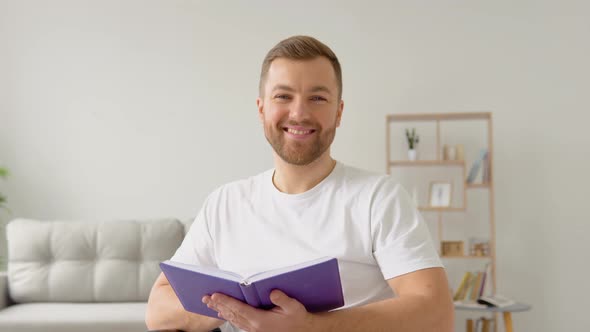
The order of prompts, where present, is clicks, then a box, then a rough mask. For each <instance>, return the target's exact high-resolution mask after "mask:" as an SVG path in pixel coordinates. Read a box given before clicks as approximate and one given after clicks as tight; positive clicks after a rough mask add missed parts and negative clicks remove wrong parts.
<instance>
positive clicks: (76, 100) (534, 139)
mask: <svg viewBox="0 0 590 332" xmlns="http://www.w3.org/2000/svg"><path fill="white" fill-rule="evenodd" d="M588 13H590V4H588V3H587V2H583V1H578V2H570V1H552V2H551V1H519V2H516V1H477V2H476V1H469V0H465V1H432V2H429V3H428V4H427V3H426V2H422V1H407V2H402V1H387V2H383V3H379V2H374V3H369V2H366V1H363V2H359V3H358V4H345V3H343V2H342V1H333V2H323V3H316V2H315V1H297V2H290V3H284V4H279V3H278V2H276V1H265V2H255V3H252V2H246V1H241V2H234V3H231V4H229V3H226V2H224V1H217V2H214V1H210V2H209V1H203V2H189V1H139V0H137V1H93V2H89V1H52V2H51V3H50V2H48V1H16V0H14V1H7V0H0V162H1V163H2V164H4V165H5V166H8V167H9V168H10V169H11V170H12V176H11V178H10V179H9V181H6V182H5V183H0V185H1V187H0V190H1V191H2V192H4V193H6V195H7V196H8V198H9V205H10V207H11V208H12V210H13V211H14V215H16V216H25V217H34V218H60V219H61V218H63V219H119V218H143V217H158V216H177V217H183V218H184V217H189V216H192V215H194V214H195V213H196V212H197V210H198V208H199V207H200V204H201V203H202V201H203V199H204V197H205V196H206V195H207V193H208V192H210V191H211V190H212V189H213V188H215V187H216V186H218V185H220V184H223V183H225V182H227V181H230V180H233V179H238V178H242V177H245V176H248V175H251V174H254V173H256V172H259V171H261V170H264V169H267V168H269V167H271V158H270V149H269V147H268V146H267V143H266V142H265V140H264V137H263V135H262V129H261V126H260V125H259V123H258V120H257V116H256V108H255V98H256V96H257V84H258V74H259V66H260V63H261V61H262V58H263V56H264V54H265V53H266V51H267V50H268V49H269V48H270V47H272V46H273V45H274V44H275V43H276V42H278V41H279V40H280V39H282V38H284V37H287V36H290V35H293V34H310V35H313V36H316V37H318V38H319V39H320V40H323V41H325V42H326V43H327V44H328V45H330V46H331V47H332V48H333V49H334V51H335V52H336V53H337V54H338V55H339V57H340V59H341V62H342V64H343V68H344V99H345V113H344V119H343V124H342V128H341V129H340V130H339V131H338V134H337V139H336V143H335V145H334V149H333V151H334V155H335V156H336V157H337V158H338V159H339V160H341V161H344V162H346V163H349V164H352V165H356V166H360V167H363V168H367V169H371V170H375V171H384V170H385V169H384V164H385V156H384V149H385V144H384V137H385V125H384V123H383V120H384V118H385V114H388V113H393V112H447V111H479V110H490V111H493V116H494V129H495V132H494V135H495V141H494V143H495V153H496V155H495V170H496V173H495V176H496V177H495V180H496V187H497V193H496V203H497V208H496V215H497V234H498V238H499V241H498V246H499V248H498V261H499V266H498V277H499V278H498V280H499V281H498V287H499V290H500V291H501V292H502V293H504V294H507V295H510V296H513V297H515V298H517V299H520V300H522V301H525V302H529V303H531V304H533V306H534V309H533V310H532V311H531V312H528V313H522V314H516V315H515V316H514V324H515V329H516V331H565V330H571V331H581V330H585V329H587V326H588V323H589V322H590V320H589V319H588V318H586V317H588V314H587V312H586V311H587V310H585V308H586V307H587V302H586V301H585V296H588V294H590V289H589V286H588V282H586V279H587V276H588V274H589V272H590V268H589V267H588V265H587V264H585V262H587V261H588V260H587V259H586V255H587V251H588V249H589V246H588V244H587V241H584V240H585V236H586V235H587V234H588V232H590V223H589V221H590V212H589V211H588V209H587V207H586V202H585V200H586V199H588V197H589V195H588V194H589V190H588V188H589V186H590V181H589V177H588V174H587V170H588V169H590V138H589V137H590V136H589V135H588V134H586V130H587V128H588V119H589V116H588V115H587V112H588V110H589V108H590V107H589V106H590V101H589V100H588V97H587V96H588V91H590V65H589V62H588V59H590V43H589V42H588V40H589V37H588V36H589V35H590V34H589V32H590V23H589V22H590V17H589V16H590V15H589V14H588ZM457 324H458V325H459V326H460V327H461V328H462V326H463V324H464V322H463V321H462V320H458V322H457Z"/></svg>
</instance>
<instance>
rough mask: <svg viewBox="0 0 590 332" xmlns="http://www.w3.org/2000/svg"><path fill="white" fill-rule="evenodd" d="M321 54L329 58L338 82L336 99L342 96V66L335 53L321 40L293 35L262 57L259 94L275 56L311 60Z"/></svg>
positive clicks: (261, 93)
mask: <svg viewBox="0 0 590 332" xmlns="http://www.w3.org/2000/svg"><path fill="white" fill-rule="evenodd" d="M320 56H323V57H325V58H327V59H328V60H330V63H331V64H332V68H334V73H335V74H336V83H337V84H338V99H340V98H342V68H341V67H340V62H339V61H338V58H337V57H336V54H334V52H332V50H331V49H330V48H329V47H328V46H326V45H325V44H324V43H322V42H321V41H319V40H317V39H315V38H313V37H309V36H293V37H289V38H287V39H285V40H282V41H280V42H279V43H278V44H276V45H275V46H274V47H273V48H272V49H271V50H270V51H268V53H267V54H266V57H264V61H263V62H262V71H261V72H260V85H259V87H258V88H259V89H260V95H261V96H262V95H263V94H264V93H263V92H264V83H265V82H266V75H267V74H268V69H269V68H270V65H271V63H272V62H273V61H274V60H275V59H277V58H287V59H292V60H312V59H315V58H317V57H320Z"/></svg>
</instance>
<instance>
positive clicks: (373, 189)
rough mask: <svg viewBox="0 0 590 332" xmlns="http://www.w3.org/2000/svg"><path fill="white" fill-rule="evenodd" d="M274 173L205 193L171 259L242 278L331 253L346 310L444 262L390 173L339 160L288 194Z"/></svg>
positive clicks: (388, 295) (378, 297) (380, 297)
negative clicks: (298, 190)
mask: <svg viewBox="0 0 590 332" xmlns="http://www.w3.org/2000/svg"><path fill="white" fill-rule="evenodd" d="M273 172H274V170H272V169H271V170H269V171H266V172H264V173H261V174H258V175H256V176H253V177H250V178H248V179H245V180H241V181H236V182H232V183H229V184H227V185H224V186H222V187H220V188H218V189H217V190H215V191H214V192H213V193H212V194H211V195H209V197H208V198H207V200H206V201H205V203H204V205H203V207H202V209H201V211H200V212H199V214H198V215H197V217H196V219H195V221H194V222H193V224H192V226H191V228H190V231H189V232H188V233H187V235H186V237H185V239H184V241H183V242H182V244H181V246H180V247H179V248H178V250H177V251H176V253H175V255H174V256H173V257H172V260H173V261H178V262H183V263H189V264H198V265H209V266H215V267H218V268H220V269H223V270H227V271H232V272H235V273H238V274H240V275H242V276H243V277H247V276H249V275H252V274H255V273H258V272H262V271H267V270H271V269H276V268H280V267H284V266H288V265H293V264H298V263H301V262H304V261H307V260H312V259H315V258H319V257H322V256H331V257H336V258H338V264H339V268H340V277H341V281H342V287H343V292H344V299H345V306H344V308H346V307H352V306H360V305H364V304H367V303H371V302H376V301H380V300H383V299H386V298H391V297H393V296H394V294H393V291H392V290H391V288H390V287H389V284H388V283H387V279H391V278H394V277H397V276H400V275H403V274H406V273H409V272H413V271H416V270H420V269H425V268H430V267H442V264H441V262H440V259H439V257H438V254H437V252H436V250H435V248H434V246H433V244H432V241H431V239H430V234H429V232H428V228H427V226H426V225H425V224H424V222H423V220H422V217H421V215H420V214H419V212H418V211H417V209H416V207H415V205H414V203H413V202H412V200H411V199H410V197H409V195H408V194H407V192H406V191H405V190H404V189H403V188H402V187H401V186H400V185H399V184H398V183H396V182H395V181H394V180H393V179H392V178H391V177H389V176H386V175H377V174H373V173H369V172H366V171H363V170H359V169H356V168H353V167H349V166H345V165H343V164H341V163H337V164H336V166H335V168H334V170H333V171H332V173H330V175H328V176H327V177H326V178H325V179H324V180H323V181H322V182H320V183H319V184H318V185H316V186H315V187H314V188H312V189H310V190H308V191H306V192H304V193H302V194H295V195H290V194H285V193H282V192H280V191H279V190H278V189H277V188H276V187H275V186H274V185H273V183H272V175H273ZM231 328H232V327H231V326H229V324H224V325H223V326H222V329H223V330H224V331H233V329H231Z"/></svg>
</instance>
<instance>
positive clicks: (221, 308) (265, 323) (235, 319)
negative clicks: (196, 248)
mask: <svg viewBox="0 0 590 332" xmlns="http://www.w3.org/2000/svg"><path fill="white" fill-rule="evenodd" d="M270 300H271V301H272V303H274V304H275V305H276V307H274V308H273V309H271V310H261V309H256V308H254V307H252V306H249V305H248V304H245V303H243V302H241V301H238V300H236V299H234V298H232V297H229V296H226V295H223V294H219V293H215V294H213V295H211V296H205V297H203V303H205V304H207V306H208V307H209V308H211V309H213V310H215V311H217V312H218V316H219V317H220V318H223V319H226V320H228V321H229V322H231V323H232V324H233V325H235V326H236V327H239V328H241V329H242V330H245V331H248V332H265V331H284V332H299V331H310V330H311V329H312V326H313V325H312V324H313V322H312V321H313V317H314V316H313V314H311V313H309V312H307V310H305V307H304V306H303V304H301V303H300V302H298V301H297V300H295V299H293V298H290V297H288V296H287V295H286V294H285V293H283V292H281V291H280V290H273V291H272V292H271V294H270Z"/></svg>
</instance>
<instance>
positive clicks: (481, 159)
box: [465, 149, 489, 183]
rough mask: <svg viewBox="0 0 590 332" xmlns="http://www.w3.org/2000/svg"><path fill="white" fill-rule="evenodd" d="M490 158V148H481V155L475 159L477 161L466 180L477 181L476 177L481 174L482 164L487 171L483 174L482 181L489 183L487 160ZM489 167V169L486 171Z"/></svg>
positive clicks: (469, 181) (468, 181)
mask: <svg viewBox="0 0 590 332" xmlns="http://www.w3.org/2000/svg"><path fill="white" fill-rule="evenodd" d="M487 160H488V149H481V151H480V152H479V156H478V157H477V159H475V161H474V162H473V165H472V166H471V169H469V173H468V175H467V179H466V180H465V182H467V183H473V182H474V181H475V179H476V178H477V175H478V174H479V170H480V168H481V167H482V164H483V165H484V166H483V168H484V172H483V173H486V174H484V175H483V178H482V183H487V181H485V180H486V178H485V176H488V177H489V163H488V162H487ZM486 169H487V171H486Z"/></svg>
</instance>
